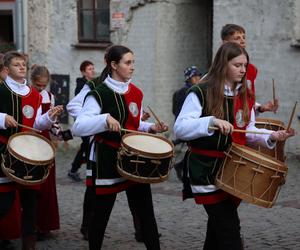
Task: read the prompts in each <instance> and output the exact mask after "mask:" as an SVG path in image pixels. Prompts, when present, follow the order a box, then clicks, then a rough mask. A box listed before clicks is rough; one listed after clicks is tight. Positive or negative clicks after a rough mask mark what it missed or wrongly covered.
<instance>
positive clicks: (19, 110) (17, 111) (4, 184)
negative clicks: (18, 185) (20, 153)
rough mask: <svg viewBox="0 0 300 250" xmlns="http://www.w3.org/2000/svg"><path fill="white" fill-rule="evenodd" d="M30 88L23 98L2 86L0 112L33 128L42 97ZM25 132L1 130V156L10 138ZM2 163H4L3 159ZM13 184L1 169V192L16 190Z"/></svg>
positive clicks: (10, 129) (21, 128)
mask: <svg viewBox="0 0 300 250" xmlns="http://www.w3.org/2000/svg"><path fill="white" fill-rule="evenodd" d="M29 88H30V91H29V93H28V94H27V95H26V96H21V95H18V94H16V93H15V92H13V91H12V90H11V89H10V88H9V87H8V85H7V84H6V83H5V82H3V83H2V84H0V112H1V113H6V114H8V115H11V116H13V117H14V118H15V120H16V121H17V122H18V123H20V124H23V125H26V126H29V127H33V125H34V121H35V118H36V115H37V111H38V108H39V107H40V105H41V101H42V97H41V95H40V94H39V92H38V91H37V90H36V89H34V88H32V87H29ZM23 131H27V129H25V128H23V127H16V128H7V129H0V154H2V153H4V151H5V150H6V145H7V141H8V139H9V137H10V136H11V135H13V134H15V133H18V132H23ZM0 163H2V158H1V159H0ZM13 183H14V182H13V181H11V180H10V179H8V178H7V177H6V176H5V175H4V173H3V172H2V168H0V192H7V191H9V190H11V189H14V187H13V185H12V184H13ZM32 187H34V186H32Z"/></svg>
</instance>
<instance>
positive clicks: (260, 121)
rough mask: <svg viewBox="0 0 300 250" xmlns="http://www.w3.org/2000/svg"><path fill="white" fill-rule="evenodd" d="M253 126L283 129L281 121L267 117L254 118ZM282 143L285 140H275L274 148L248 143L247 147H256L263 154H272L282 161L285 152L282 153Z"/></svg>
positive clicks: (283, 143)
mask: <svg viewBox="0 0 300 250" xmlns="http://www.w3.org/2000/svg"><path fill="white" fill-rule="evenodd" d="M255 126H256V127H257V128H265V129H269V130H274V131H278V130H283V129H285V126H284V123H283V122H281V121H278V120H273V119H269V118H256V122H255ZM284 145H285V141H278V142H276V146H275V148H274V149H269V148H265V147H262V146H253V145H249V147H251V148H254V149H257V150H258V151H260V152H261V153H263V154H266V155H269V156H272V157H274V158H276V159H277V160H279V161H282V162H284V161H285V160H286V157H285V153H284Z"/></svg>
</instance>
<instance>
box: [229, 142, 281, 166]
mask: <svg viewBox="0 0 300 250" xmlns="http://www.w3.org/2000/svg"><path fill="white" fill-rule="evenodd" d="M232 150H234V151H236V152H238V151H239V152H240V154H241V155H243V156H244V157H246V158H251V159H252V161H255V162H257V163H260V164H263V165H265V167H269V168H274V169H277V170H278V171H284V172H286V171H287V166H286V165H285V164H284V163H282V162H281V161H278V160H276V159H275V158H273V157H269V156H267V155H265V154H261V153H260V152H259V151H257V150H254V149H252V148H249V147H247V146H241V145H238V144H235V143H233V144H232Z"/></svg>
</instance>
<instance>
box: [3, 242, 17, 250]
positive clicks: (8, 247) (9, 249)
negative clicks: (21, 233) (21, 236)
mask: <svg viewBox="0 0 300 250" xmlns="http://www.w3.org/2000/svg"><path fill="white" fill-rule="evenodd" d="M0 249H1V250H15V249H16V248H15V245H14V244H13V243H12V241H10V240H0Z"/></svg>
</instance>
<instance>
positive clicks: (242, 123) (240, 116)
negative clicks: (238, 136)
mask: <svg viewBox="0 0 300 250" xmlns="http://www.w3.org/2000/svg"><path fill="white" fill-rule="evenodd" d="M235 122H236V125H237V126H238V127H239V128H243V127H245V121H244V117H243V110H242V109H239V110H238V111H237V112H236V114H235Z"/></svg>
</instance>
